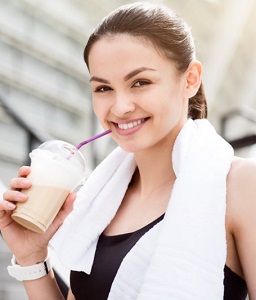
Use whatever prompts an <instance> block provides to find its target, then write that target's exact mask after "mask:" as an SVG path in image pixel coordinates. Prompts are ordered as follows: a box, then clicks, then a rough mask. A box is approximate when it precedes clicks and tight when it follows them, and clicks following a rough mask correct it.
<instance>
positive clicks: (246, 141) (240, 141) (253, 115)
mask: <svg viewBox="0 0 256 300" xmlns="http://www.w3.org/2000/svg"><path fill="white" fill-rule="evenodd" d="M235 117H242V118H244V119H245V120H247V121H249V122H251V123H254V124H256V111H255V110H254V109H252V108H250V107H247V106H242V107H239V108H237V109H234V110H233V111H230V112H228V113H227V114H225V115H224V116H223V117H222V118H221V132H220V135H221V136H222V137H223V138H224V139H226V140H227V141H228V142H229V143H230V144H231V146H232V147H233V148H234V149H235V150H236V149H241V148H244V147H248V146H251V145H253V144H256V134H255V133H252V134H248V135H244V136H242V137H240V138H236V139H232V140H229V139H228V138H227V137H226V135H227V126H228V122H229V121H231V120H232V119H233V118H235Z"/></svg>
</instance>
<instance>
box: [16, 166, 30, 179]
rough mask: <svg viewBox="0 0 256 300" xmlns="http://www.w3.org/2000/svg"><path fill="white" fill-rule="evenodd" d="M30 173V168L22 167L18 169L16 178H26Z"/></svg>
mask: <svg viewBox="0 0 256 300" xmlns="http://www.w3.org/2000/svg"><path fill="white" fill-rule="evenodd" d="M30 172H31V167H29V166H23V167H21V168H20V169H19V171H18V176H19V177H27V176H28V174H29V173H30Z"/></svg>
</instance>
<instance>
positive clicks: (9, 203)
mask: <svg viewBox="0 0 256 300" xmlns="http://www.w3.org/2000/svg"><path fill="white" fill-rule="evenodd" d="M7 206H8V208H10V209H14V208H15V207H16V205H15V204H14V203H12V202H8V203H7Z"/></svg>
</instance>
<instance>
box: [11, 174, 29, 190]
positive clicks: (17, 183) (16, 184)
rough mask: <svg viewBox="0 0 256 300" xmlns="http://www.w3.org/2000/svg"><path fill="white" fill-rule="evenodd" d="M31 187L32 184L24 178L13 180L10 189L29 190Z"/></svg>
mask: <svg viewBox="0 0 256 300" xmlns="http://www.w3.org/2000/svg"><path fill="white" fill-rule="evenodd" d="M30 186H31V182H30V181H29V180H28V179H26V178H23V177H18V178H12V179H11V181H10V189H12V190H17V189H28V188H30Z"/></svg>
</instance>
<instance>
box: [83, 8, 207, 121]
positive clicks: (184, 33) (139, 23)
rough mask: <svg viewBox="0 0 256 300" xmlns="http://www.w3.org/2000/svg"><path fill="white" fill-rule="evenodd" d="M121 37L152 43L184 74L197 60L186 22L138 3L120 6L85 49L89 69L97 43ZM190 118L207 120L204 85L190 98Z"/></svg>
mask: <svg viewBox="0 0 256 300" xmlns="http://www.w3.org/2000/svg"><path fill="white" fill-rule="evenodd" d="M118 34H128V35H130V36H134V37H138V38H142V39H144V40H145V41H148V42H150V43H151V44H152V45H153V46H154V47H155V48H156V49H157V50H158V51H159V52H160V53H161V54H162V55H164V56H165V57H166V58H167V59H169V60H171V61H172V62H173V63H174V64H175V66H176V68H177V70H178V71H179V72H180V73H184V72H185V71H186V70H187V68H188V66H189V64H190V62H191V61H192V60H193V59H195V47H194V40H193V37H192V35H191V32H190V28H189V27H188V25H187V24H186V23H185V22H184V20H183V19H181V18H180V17H179V16H178V15H177V14H176V13H175V12H173V11H171V10H170V9H168V8H166V7H164V6H159V5H154V4H150V3H145V2H143V3H142V2H138V3H134V4H127V5H123V6H121V7H119V8H118V9H116V10H114V11H113V12H112V13H110V14H109V15H108V16H107V17H105V18H104V19H103V20H102V22H101V23H100V24H99V25H98V26H97V27H96V29H95V30H94V32H93V33H92V34H91V36H90V37H89V39H88V42H87V44H86V47H85V49H84V60H85V63H86V65H87V67H88V69H89V63H88V57H89V53H90V50H91V48H92V46H93V45H94V43H95V42H97V41H98V40H100V39H101V38H103V37H106V36H113V35H118ZM188 117H190V118H192V119H202V118H206V117H207V103H206V98H205V94H204V89H203V85H202V83H201V85H200V88H199V90H198V92H197V94H196V95H195V96H194V97H192V98H190V99H189V108H188Z"/></svg>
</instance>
